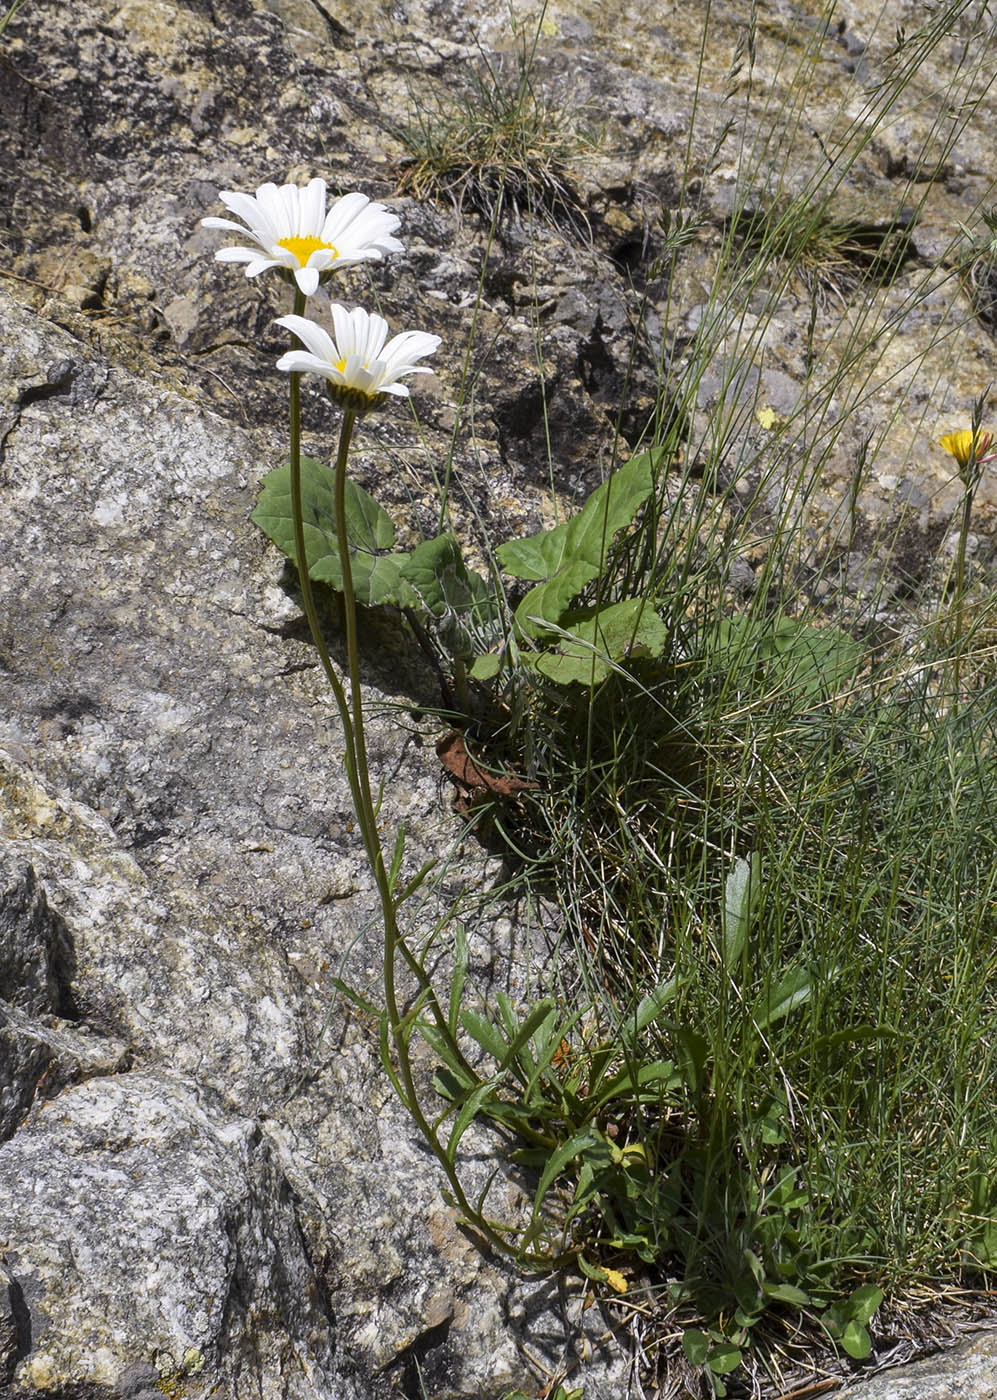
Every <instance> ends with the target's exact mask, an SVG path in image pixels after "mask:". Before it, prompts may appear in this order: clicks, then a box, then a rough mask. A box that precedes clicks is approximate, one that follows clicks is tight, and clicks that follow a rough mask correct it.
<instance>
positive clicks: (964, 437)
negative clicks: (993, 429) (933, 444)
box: [939, 428, 994, 467]
mask: <svg viewBox="0 0 997 1400" xmlns="http://www.w3.org/2000/svg"><path fill="white" fill-rule="evenodd" d="M993 440H994V435H993V433H985V432H984V431H983V430H982V428H977V429H976V432H975V433H974V432H973V429H972V428H962V429H961V430H960V431H959V432H957V433H946V434H945V436H944V437H943V438H941V439H939V446H940V447H944V449H945V451H946V452H948V453H949V454H950V456H952V457H954V458H955V459H956V461H957V462H958V463H959V466H960V467H968V466H969V463H970V460H971V459H973V460H975V461H976V462H977V463H980V462H983V461H985V460H989V459H988V458H987V453H988V452H989V451H990V448H991V445H992V444H993ZM974 447H975V449H976V451H975V456H974V451H973V449H974Z"/></svg>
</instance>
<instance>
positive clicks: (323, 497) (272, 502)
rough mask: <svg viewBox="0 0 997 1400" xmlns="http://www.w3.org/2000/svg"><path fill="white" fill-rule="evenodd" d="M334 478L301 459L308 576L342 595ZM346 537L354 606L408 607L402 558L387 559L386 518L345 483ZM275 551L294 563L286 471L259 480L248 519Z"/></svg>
mask: <svg viewBox="0 0 997 1400" xmlns="http://www.w3.org/2000/svg"><path fill="white" fill-rule="evenodd" d="M334 490H335V473H334V472H333V471H332V470H331V468H329V467H326V466H324V465H323V464H322V463H321V462H316V461H315V459H314V458H313V457H302V459H301V515H302V520H303V523H304V533H305V555H306V557H307V559H308V573H309V575H310V576H311V577H312V578H313V579H315V580H316V581H317V582H320V583H328V584H331V585H332V587H333V588H337V589H340V590H341V589H342V587H343V570H342V565H341V563H340V559H339V546H338V544H337V542H336V520H335V512H334V506H333V501H334V494H333V493H334ZM345 497H346V533H347V536H348V538H349V542H350V564H351V566H352V573H353V588H354V591H355V593H356V595H357V601H358V602H359V603H363V604H366V605H371V604H383V603H394V604H396V605H397V606H399V607H407V606H409V605H410V604H411V603H412V601H413V595H412V593H411V590H410V589H409V587H408V585H407V584H406V583H405V582H404V581H403V580H402V577H401V568H402V565H403V564H404V562H405V560H406V559H407V558H408V555H407V554H390V553H388V551H389V550H390V549H391V546H392V545H393V544H394V542H395V527H394V525H393V524H392V522H391V517H390V516H389V515H388V514H387V512H386V511H385V510H383V509H382V508H381V506H379V505H378V503H377V501H375V500H374V498H373V496H371V495H369V494H368V493H367V492H366V491H365V490H364V489H363V487H362V486H358V485H357V483H356V482H355V481H351V480H350V479H349V478H347V480H346V491H345ZM250 518H251V519H252V520H253V522H254V523H255V524H256V525H258V526H259V527H260V529H261V530H262V531H263V533H264V534H265V535H267V536H268V537H269V538H270V539H271V540H273V542H274V544H275V545H276V546H277V548H278V549H280V550H283V552H284V553H285V554H286V555H287V557H288V558H289V559H291V560H294V557H295V548H294V524H293V521H292V519H291V469H290V467H289V466H286V467H277V468H276V470H275V471H272V472H270V473H269V475H267V476H266V477H265V478H264V480H263V489H262V491H261V492H260V499H259V501H258V502H257V506H256V509H255V510H254V511H253V513H252V516H251V517H250Z"/></svg>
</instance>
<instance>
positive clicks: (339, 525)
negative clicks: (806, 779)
mask: <svg viewBox="0 0 997 1400" xmlns="http://www.w3.org/2000/svg"><path fill="white" fill-rule="evenodd" d="M304 308H305V297H304V295H303V293H302V292H300V291H296V292H295V298H294V313H295V315H297V316H300V315H303V314H304ZM290 385H291V514H292V517H293V523H294V555H295V563H296V564H297V567H298V577H299V580H300V587H301V599H302V603H303V605H304V610H305V616H306V617H307V619H308V627H309V630H310V632H311V635H312V641H313V642H314V644H315V649H316V651H317V652H318V654H319V658H320V660H321V662H322V668H323V670H324V671H325V674H326V678H327V679H328V681H329V685H330V686H331V688H332V693H333V695H334V696H335V700H336V707H337V709H338V710H339V714H340V718H341V720H342V724H343V736H344V739H345V743H346V773H347V777H348V779H349V784H350V792H351V795H352V797H353V806H354V810H355V812H356V815H357V821H358V822H359V824H360V829H361V833H362V835H363V841H364V847H365V849H366V851H367V857H368V860H369V862H370V866H371V870H372V872H373V875H374V879H375V882H376V884H377V890H378V895H379V896H380V902H381V911H382V916H383V919H384V967H383V978H384V1000H385V1009H386V1012H387V1020H388V1030H389V1033H390V1035H391V1041H392V1044H393V1046H394V1051H395V1063H396V1066H397V1076H395V1075H394V1074H393V1075H392V1079H393V1081H394V1083H395V1087H396V1090H397V1091H398V1093H399V1097H400V1098H401V1100H402V1102H403V1103H404V1105H405V1108H406V1109H407V1110H408V1113H409V1114H410V1116H411V1118H412V1121H413V1122H414V1123H415V1126H416V1127H417V1128H418V1130H419V1132H420V1133H421V1135H422V1137H423V1138H424V1139H425V1141H426V1143H427V1145H428V1146H429V1148H430V1149H431V1151H432V1153H433V1155H434V1156H435V1157H436V1159H437V1161H438V1162H439V1163H440V1166H441V1167H442V1168H443V1171H444V1173H445V1175H446V1178H447V1181H448V1182H449V1184H450V1188H451V1190H452V1192H453V1200H454V1204H455V1205H456V1206H457V1208H458V1210H459V1211H460V1212H461V1214H462V1215H463V1216H464V1218H465V1220H467V1221H468V1223H469V1224H470V1225H472V1226H473V1228H474V1229H476V1230H477V1231H478V1233H479V1234H480V1235H481V1236H482V1238H483V1239H484V1240H486V1241H487V1242H488V1243H489V1244H490V1245H491V1246H492V1248H493V1249H495V1250H497V1251H499V1252H501V1253H502V1254H505V1255H510V1256H512V1257H513V1258H515V1259H516V1260H517V1262H519V1263H520V1264H522V1265H526V1266H532V1267H535V1268H536V1267H539V1268H542V1269H544V1270H547V1269H556V1268H558V1267H560V1266H562V1265H563V1264H565V1263H566V1262H568V1260H569V1259H570V1258H571V1257H572V1254H573V1252H572V1251H567V1252H565V1253H564V1254H563V1255H543V1254H536V1253H533V1252H529V1251H520V1250H517V1249H516V1247H515V1245H514V1244H511V1243H510V1242H509V1241H508V1240H507V1239H505V1238H504V1235H503V1232H502V1228H501V1227H500V1226H499V1225H498V1224H497V1223H493V1222H492V1221H490V1220H488V1219H487V1218H486V1217H485V1216H483V1215H482V1214H481V1212H480V1211H479V1210H476V1209H475V1208H474V1207H473V1206H472V1205H471V1203H470V1201H469V1200H468V1199H467V1196H466V1194H465V1192H464V1188H463V1186H462V1184H461V1181H460V1178H459V1176H458V1174H457V1169H456V1167H455V1165H454V1162H453V1160H452V1159H451V1156H450V1153H449V1152H448V1150H447V1148H446V1146H445V1145H444V1143H443V1142H441V1140H440V1138H439V1136H438V1135H437V1132H436V1130H435V1128H434V1127H433V1126H432V1125H431V1124H430V1123H429V1121H428V1119H427V1118H426V1115H425V1114H424V1113H423V1111H422V1107H421V1105H420V1103H419V1097H418V1093H417V1091H416V1087H415V1078H414V1075H413V1072H412V1061H411V1057H410V1055H409V1038H410V1036H411V1033H412V1029H413V1018H412V1016H411V1014H406V1015H405V1016H403V1015H402V1014H401V1013H400V1011H399V1007H398V994H397V991H396V987H395V964H396V961H397V958H398V956H399V955H401V957H402V958H403V959H404V961H405V963H406V964H407V966H408V967H409V969H410V971H411V972H412V973H413V974H414V976H415V978H416V980H417V982H418V984H419V987H420V993H421V996H422V998H423V999H424V1002H425V1004H426V1005H427V1006H428V1008H429V1011H430V1013H431V1015H432V1017H433V1019H434V1021H435V1022H436V1025H437V1027H438V1028H439V1030H440V1031H441V1033H442V1034H443V1035H444V1036H445V1037H446V1039H447V1042H448V1044H449V1046H450V1049H451V1052H452V1053H454V1054H455V1055H456V1056H457V1058H458V1060H459V1062H460V1063H461V1065H462V1066H463V1067H464V1068H465V1069H466V1071H467V1073H468V1074H469V1075H471V1076H472V1078H473V1079H475V1080H477V1075H476V1074H475V1073H474V1071H473V1070H472V1069H471V1067H470V1065H468V1063H467V1061H466V1059H465V1058H464V1055H463V1053H462V1052H461V1051H460V1048H459V1047H458V1045H457V1042H456V1038H455V1036H454V1035H453V1034H452V1032H451V1030H450V1026H449V1022H448V1021H447V1018H446V1017H445V1016H444V1015H443V1011H442V1008H441V1007H440V1005H439V1001H438V999H437V996H436V993H435V991H434V989H433V986H432V983H431V982H430V979H429V976H428V974H427V973H426V970H425V968H423V966H422V965H421V963H420V962H419V960H418V958H417V957H416V956H415V954H414V953H413V952H412V950H411V949H410V948H409V946H408V944H407V943H406V941H405V939H404V937H403V936H402V934H401V932H400V930H399V928H398V918H397V912H396V909H395V900H394V893H393V890H392V886H391V877H390V875H389V873H388V869H387V867H386V865H385V861H384V852H383V849H382V847H381V839H380V836H379V834H378V830H377V813H376V810H375V807H374V801H373V797H372V795H371V790H370V773H369V769H368V765H367V743H366V737H365V732H364V716H363V697H362V693H361V688H360V663H359V655H360V651H359V645H358V637H357V607H356V594H355V592H354V588H353V571H352V568H351V565H350V549H349V539H348V535H347V530H346V463H347V458H348V456H349V449H350V440H351V438H352V435H353V428H354V425H355V423H356V417H357V415H356V411H355V410H351V409H347V410H346V412H345V414H344V417H343V426H342V430H341V432H340V439H339V450H338V453H337V456H336V485H335V513H336V537H337V542H338V545H339V557H340V561H341V564H342V571H343V603H344V613H345V627H346V651H347V665H348V670H349V677H350V689H351V695H350V697H349V698H347V695H346V691H345V688H344V686H343V683H342V681H341V680H340V678H339V675H338V674H337V672H336V669H335V667H334V666H333V664H332V658H331V657H330V655H329V651H328V648H327V647H326V645H325V639H324V638H323V636H322V630H321V627H320V626H319V619H318V612H317V610H316V608H315V598H314V594H313V593H312V585H311V577H310V575H309V572H308V556H307V551H306V549H305V527H304V517H303V514H302V508H301V375H300V374H294V373H292V374H291V375H290ZM351 702H352V705H351Z"/></svg>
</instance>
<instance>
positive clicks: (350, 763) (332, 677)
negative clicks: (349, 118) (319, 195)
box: [289, 288, 362, 808]
mask: <svg viewBox="0 0 997 1400" xmlns="http://www.w3.org/2000/svg"><path fill="white" fill-rule="evenodd" d="M294 314H295V316H303V315H304V314H305V294H304V292H302V291H300V290H298V289H297V288H296V289H295V293H294ZM289 378H290V381H291V518H292V520H293V522H294V562H295V564H296V565H297V568H298V581H299V584H300V587H301V601H302V604H303V605H304V609H305V617H306V618H307V619H308V628H309V631H310V632H311V634H312V641H313V642H314V644H315V650H316V651H317V652H318V654H319V660H320V661H321V662H322V669H323V670H324V671H325V674H326V679H327V680H328V682H329V684H330V686H331V687H332V691H333V694H334V695H335V697H336V705H337V707H338V709H339V713H340V715H341V716H342V720H343V731H344V738H345V740H346V776H347V779H348V780H349V784H350V793H351V795H352V797H353V805H354V807H355V808H359V806H360V803H361V800H362V789H361V786H360V783H359V781H358V778H357V767H356V746H355V742H354V735H353V725H352V722H351V720H350V709H349V706H348V705H347V703H346V692H345V691H344V690H343V683H342V681H341V680H340V679H339V676H338V674H337V672H336V668H335V666H333V664H332V658H331V656H330V655H329V649H328V647H327V646H326V644H325V638H324V637H323V636H322V629H321V627H320V626H319V621H318V612H317V611H316V608H315V596H314V594H313V593H312V580H311V575H310V574H309V572H308V555H307V551H306V549H305V521H304V516H303V514H302V510H301V375H300V374H293V373H292V374H291V375H290V376H289Z"/></svg>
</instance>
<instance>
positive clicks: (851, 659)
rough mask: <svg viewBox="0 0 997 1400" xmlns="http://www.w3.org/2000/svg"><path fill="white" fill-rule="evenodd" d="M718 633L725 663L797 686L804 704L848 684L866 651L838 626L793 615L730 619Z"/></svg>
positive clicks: (766, 679) (778, 683) (781, 685)
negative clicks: (810, 623)
mask: <svg viewBox="0 0 997 1400" xmlns="http://www.w3.org/2000/svg"><path fill="white" fill-rule="evenodd" d="M714 635H715V637H716V640H717V643H718V646H719V649H720V651H721V652H722V653H725V654H726V659H725V662H724V664H725V665H727V666H731V665H737V664H738V663H740V664H743V665H746V666H750V668H751V669H752V671H753V672H755V673H756V674H757V675H758V676H759V677H760V678H761V679H763V680H764V682H765V683H766V684H768V685H771V686H774V687H777V688H778V689H779V690H784V691H792V692H794V695H795V697H796V699H797V701H798V702H799V703H801V704H809V703H812V702H814V701H817V700H821V699H824V698H826V697H828V696H829V695H832V694H834V693H836V692H837V691H839V690H840V689H841V688H842V686H844V685H847V684H848V683H849V682H850V680H851V679H852V677H853V676H854V674H855V672H856V671H857V670H858V668H859V666H860V665H861V663H862V660H863V658H864V656H865V652H864V649H863V647H862V646H861V644H860V643H858V642H856V641H855V640H854V638H852V637H850V636H849V635H848V634H847V633H846V632H839V631H838V630H837V628H834V627H810V626H808V625H807V624H805V623H802V622H797V621H795V620H794V619H793V618H790V617H782V616H777V617H774V618H756V617H735V618H725V619H724V620H723V621H722V622H720V623H719V625H718V626H717V628H716V631H715V634H714Z"/></svg>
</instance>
